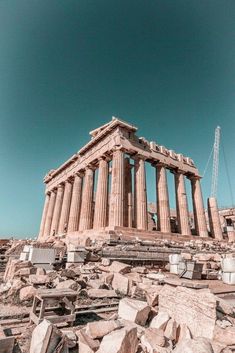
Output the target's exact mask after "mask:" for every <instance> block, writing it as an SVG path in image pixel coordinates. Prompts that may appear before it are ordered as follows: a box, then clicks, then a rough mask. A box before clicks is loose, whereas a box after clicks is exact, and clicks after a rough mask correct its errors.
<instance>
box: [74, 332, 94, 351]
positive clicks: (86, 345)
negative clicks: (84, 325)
mask: <svg viewBox="0 0 235 353" xmlns="http://www.w3.org/2000/svg"><path fill="white" fill-rule="evenodd" d="M76 335H77V336H78V347H79V353H94V352H96V351H97V349H98V348H99V345H100V342H99V341H98V340H93V339H92V338H91V337H90V336H88V335H87V334H86V333H85V331H84V329H82V330H80V331H77V332H76Z"/></svg>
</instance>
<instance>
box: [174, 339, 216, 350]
mask: <svg viewBox="0 0 235 353" xmlns="http://www.w3.org/2000/svg"><path fill="white" fill-rule="evenodd" d="M173 352H174V353H214V351H213V348H212V345H211V343H210V341H209V339H207V338H205V337H197V338H194V339H185V340H183V341H181V342H180V343H178V344H177V346H176V348H175V349H174V350H173Z"/></svg>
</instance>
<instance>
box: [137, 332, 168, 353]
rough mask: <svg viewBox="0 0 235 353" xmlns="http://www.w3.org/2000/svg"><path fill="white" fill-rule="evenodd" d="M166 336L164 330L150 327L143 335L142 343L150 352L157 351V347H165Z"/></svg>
mask: <svg viewBox="0 0 235 353" xmlns="http://www.w3.org/2000/svg"><path fill="white" fill-rule="evenodd" d="M165 344H166V338H165V337H164V332H163V330H159V329H156V328H148V329H146V330H145V333H144V335H143V336H142V337H141V345H142V347H143V348H144V349H146V350H147V352H148V353H155V352H156V351H157V349H158V348H157V347H158V346H159V347H164V346H165Z"/></svg>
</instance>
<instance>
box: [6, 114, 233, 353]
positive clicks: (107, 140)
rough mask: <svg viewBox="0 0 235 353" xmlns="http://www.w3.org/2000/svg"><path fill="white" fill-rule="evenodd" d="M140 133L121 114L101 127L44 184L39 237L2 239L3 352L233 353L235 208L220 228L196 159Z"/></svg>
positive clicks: (227, 212) (224, 213)
mask: <svg viewBox="0 0 235 353" xmlns="http://www.w3.org/2000/svg"><path fill="white" fill-rule="evenodd" d="M136 132H137V128H136V127H134V126H132V125H130V124H128V123H126V122H124V121H121V120H120V119H117V118H113V119H112V121H111V122H109V123H108V124H105V125H104V126H102V127H100V128H98V129H96V130H94V131H92V132H91V133H90V134H91V137H92V138H91V141H90V142H88V143H87V144H86V145H85V146H84V147H83V148H82V149H81V150H80V151H79V152H78V153H77V154H75V155H73V156H72V157H71V158H70V159H69V160H68V161H67V162H65V163H64V164H63V165H62V166H60V167H59V168H58V169H56V170H52V171H50V172H49V173H48V175H47V176H46V177H45V179H44V182H45V184H46V199H45V205H44V210H43V215H42V220H41V226H40V232H39V237H38V239H37V240H9V239H5V240H4V239H2V240H1V241H0V353H52V352H53V353H78V352H79V353H183V352H184V353H233V352H235V289H234V285H235V237H234V228H233V223H232V222H233V221H234V219H235V215H234V214H235V213H234V212H233V210H231V209H230V210H223V224H224V225H225V226H224V228H226V227H227V233H226V232H224V229H223V232H222V230H221V223H220V219H221V217H222V214H220V215H219V213H218V208H217V203H216V199H215V198H209V200H208V208H207V212H205V211H204V206H203V197H202V192H201V186H200V179H201V178H200V175H199V172H198V170H197V168H196V167H195V165H194V163H193V161H192V160H191V159H190V158H188V157H184V156H183V155H182V154H177V153H175V152H174V151H172V150H167V149H166V148H165V147H164V146H159V145H157V144H156V143H154V142H148V141H147V140H145V139H144V138H139V137H138V136H137V135H136ZM147 163H149V164H150V168H151V167H152V168H154V169H155V171H156V175H155V176H154V179H155V181H154V184H155V185H156V196H157V202H156V205H155V204H154V205H150V204H149V203H148V202H147V187H146V184H147V180H146V174H147V173H146V169H147V168H146V166H147ZM150 168H148V170H149V169H150ZM167 170H170V171H171V172H172V173H173V175H174V181H175V183H174V184H175V200H176V211H175V213H174V220H175V219H176V222H175V223H174V224H173V223H172V210H170V206H169V196H168V183H167ZM153 175H154V173H153ZM186 178H187V179H189V182H188V184H191V191H192V206H193V212H189V211H188V201H187V192H186V189H187V188H186V187H185V179H186ZM153 213H154V216H155V214H156V223H154V227H153V222H151V221H152V220H150V217H149V215H150V214H153ZM192 218H193V221H192ZM229 227H230V228H231V229H230V228H229ZM154 228H155V229H154ZM225 233H226V234H227V235H226V234H225Z"/></svg>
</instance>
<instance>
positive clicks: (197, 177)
mask: <svg viewBox="0 0 235 353" xmlns="http://www.w3.org/2000/svg"><path fill="white" fill-rule="evenodd" d="M187 178H188V179H189V180H191V181H195V180H201V179H202V177H201V176H200V175H190V176H187Z"/></svg>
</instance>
